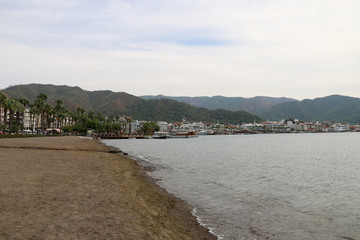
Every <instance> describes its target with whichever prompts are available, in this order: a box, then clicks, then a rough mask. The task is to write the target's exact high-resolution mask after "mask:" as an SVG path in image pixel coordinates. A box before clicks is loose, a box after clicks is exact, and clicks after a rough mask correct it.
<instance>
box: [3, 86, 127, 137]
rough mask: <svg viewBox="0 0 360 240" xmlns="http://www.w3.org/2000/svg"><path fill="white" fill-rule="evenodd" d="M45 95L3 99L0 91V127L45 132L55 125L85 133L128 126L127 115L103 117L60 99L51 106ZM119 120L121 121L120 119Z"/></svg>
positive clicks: (8, 129)
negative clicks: (67, 105)
mask: <svg viewBox="0 0 360 240" xmlns="http://www.w3.org/2000/svg"><path fill="white" fill-rule="evenodd" d="M47 99H48V97H47V95H46V94H43V93H40V94H39V95H38V96H37V97H36V99H35V101H34V102H32V103H30V101H29V100H28V99H26V98H22V97H20V98H7V97H6V95H4V94H3V93H0V107H1V108H3V117H0V130H2V131H4V132H9V133H17V132H19V130H24V129H26V128H27V129H30V130H35V131H38V130H40V131H46V129H49V128H59V129H61V130H62V131H64V132H80V133H85V132H86V131H87V129H94V130H97V131H124V132H126V131H127V129H128V128H130V124H131V121H132V119H131V118H130V117H124V116H123V117H120V116H111V117H105V116H103V115H102V113H100V112H96V113H95V112H93V111H89V112H86V110H85V109H84V108H83V107H78V108H76V110H73V111H71V110H68V109H67V108H65V107H64V106H63V101H62V100H60V99H59V100H56V104H55V105H51V104H49V103H48V102H47ZM26 109H28V118H29V119H28V121H29V123H28V125H27V126H25V121H24V120H25V118H26V117H25V112H26V111H25V110H26ZM121 120H122V121H121Z"/></svg>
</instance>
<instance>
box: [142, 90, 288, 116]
mask: <svg viewBox="0 0 360 240" xmlns="http://www.w3.org/2000/svg"><path fill="white" fill-rule="evenodd" d="M141 98H143V99H163V98H166V99H173V100H176V101H178V102H185V103H188V104H191V105H193V106H196V107H203V108H207V109H210V110H215V109H225V110H229V111H246V112H250V113H252V114H256V115H259V116H260V114H261V113H263V112H265V111H266V110H268V109H269V108H271V107H272V106H275V105H276V104H279V103H283V102H289V101H295V99H293V98H286V97H280V98H275V97H262V96H257V97H252V98H243V97H224V96H213V97H168V96H163V95H157V96H152V95H147V96H141Z"/></svg>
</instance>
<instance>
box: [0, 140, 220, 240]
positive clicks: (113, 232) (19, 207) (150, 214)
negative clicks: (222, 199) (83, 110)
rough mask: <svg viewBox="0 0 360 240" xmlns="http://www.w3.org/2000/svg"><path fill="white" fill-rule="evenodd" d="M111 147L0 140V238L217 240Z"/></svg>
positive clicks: (185, 206) (93, 143)
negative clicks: (113, 151) (112, 151)
mask: <svg viewBox="0 0 360 240" xmlns="http://www.w3.org/2000/svg"><path fill="white" fill-rule="evenodd" d="M110 150H112V149H110V148H109V147H107V146H105V145H103V144H102V143H100V142H99V141H98V140H91V139H82V138H79V137H39V138H16V139H0V239H189V240H190V239H216V237H214V236H213V235H211V234H210V233H209V232H208V231H207V230H206V229H205V228H203V227H201V226H200V225H199V224H198V223H197V221H196V219H195V218H194V217H193V216H192V215H191V206H189V205H188V204H186V203H185V202H184V201H182V200H179V199H177V198H175V197H174V196H172V195H169V194H168V193H167V192H166V191H164V190H163V189H161V188H160V187H158V186H157V185H156V184H155V183H154V181H153V180H151V179H150V178H149V177H147V176H146V174H145V173H144V171H143V169H142V167H141V166H139V165H138V164H137V163H136V162H135V161H134V160H132V159H129V158H127V157H125V156H123V155H121V154H115V153H111V152H109V151H110Z"/></svg>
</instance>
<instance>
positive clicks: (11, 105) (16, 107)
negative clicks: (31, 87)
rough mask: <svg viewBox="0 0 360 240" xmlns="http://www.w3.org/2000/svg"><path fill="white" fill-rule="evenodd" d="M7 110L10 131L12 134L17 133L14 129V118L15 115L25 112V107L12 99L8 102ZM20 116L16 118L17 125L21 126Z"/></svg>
mask: <svg viewBox="0 0 360 240" xmlns="http://www.w3.org/2000/svg"><path fill="white" fill-rule="evenodd" d="M7 108H8V109H9V113H10V116H9V129H10V131H11V132H14V131H15V128H13V125H14V120H15V119H14V117H15V113H19V112H23V111H24V110H25V108H24V106H23V105H22V104H21V103H20V102H19V101H18V100H16V99H14V98H12V99H10V100H9V101H7ZM19 119H20V118H19V114H17V116H16V125H17V126H19Z"/></svg>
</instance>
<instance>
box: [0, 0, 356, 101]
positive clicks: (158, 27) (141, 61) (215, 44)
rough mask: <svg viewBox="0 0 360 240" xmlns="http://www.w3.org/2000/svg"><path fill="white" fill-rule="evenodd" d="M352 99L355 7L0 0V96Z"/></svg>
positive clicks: (274, 0)
mask: <svg viewBox="0 0 360 240" xmlns="http://www.w3.org/2000/svg"><path fill="white" fill-rule="evenodd" d="M28 83H43V84H47V83H50V84H55V85H69V86H79V87H81V88H83V89H86V90H100V89H102V90H104V89H106V90H112V91H124V92H127V93H130V94H133V95H137V96H139V95H148V94H152V95H154V94H164V95H171V96H214V95H223V96H241V97H253V96H274V97H281V96H286V97H293V98H297V99H299V100H301V99H304V98H315V97H323V96H327V95H331V94H342V95H348V96H353V97H360V1H359V0H353V1H352V0H341V1H340V0H266V1H265V0H264V1H260V0H101V1H100V0H61V1H51V0H49V1H44V0H22V1H21V0H20V1H18V0H0V89H1V88H6V87H8V86H10V85H18V84H28Z"/></svg>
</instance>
